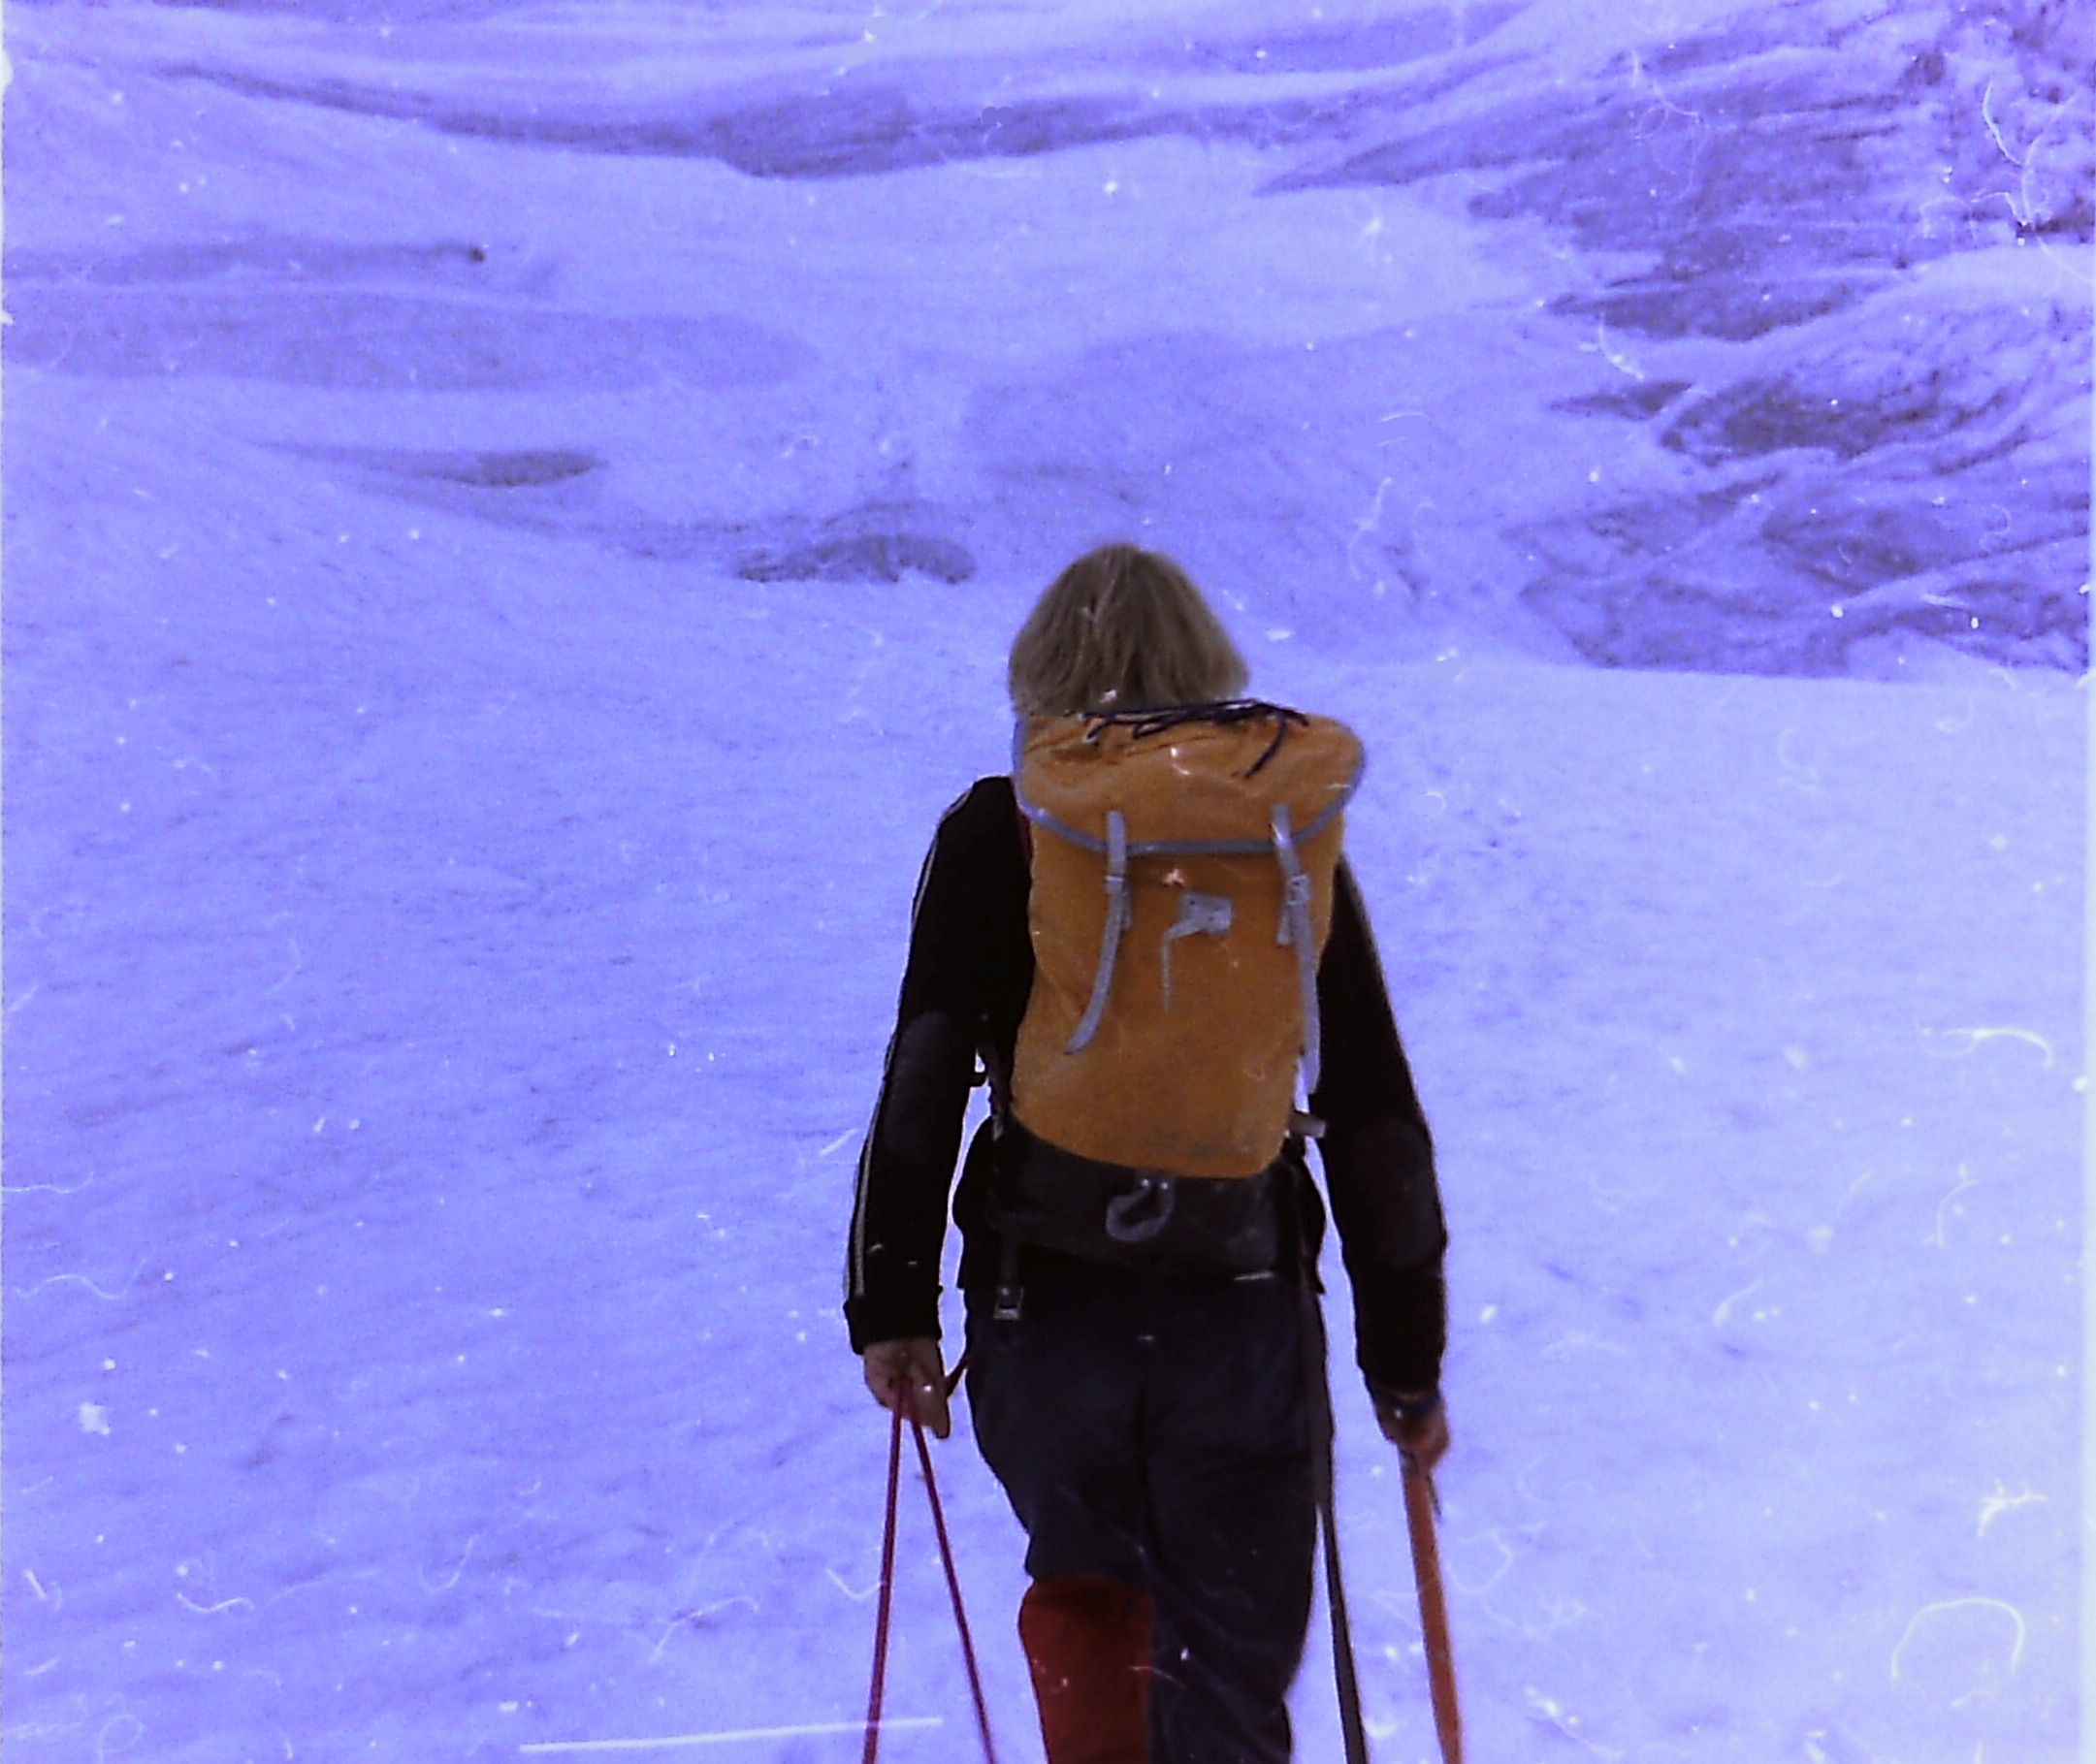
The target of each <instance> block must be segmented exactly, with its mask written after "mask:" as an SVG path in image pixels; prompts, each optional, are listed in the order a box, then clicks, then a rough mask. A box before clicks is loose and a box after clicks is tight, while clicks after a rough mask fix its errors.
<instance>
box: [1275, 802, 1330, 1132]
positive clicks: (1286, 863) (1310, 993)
mask: <svg viewBox="0 0 2096 1764" xmlns="http://www.w3.org/2000/svg"><path fill="white" fill-rule="evenodd" d="M1274 856H1275V857H1276V858H1278V859H1279V860H1280V866H1281V879H1282V882H1281V923H1280V930H1279V932H1278V933H1277V934H1276V935H1275V937H1274V942H1275V943H1277V944H1279V945H1281V946H1283V947H1285V946H1288V945H1290V944H1293V945H1294V946H1296V975H1297V978H1298V981H1299V983H1300V984H1301V986H1302V988H1303V1094H1304V1096H1305V1098H1307V1097H1308V1096H1309V1095H1310V1093H1311V1092H1312V1091H1314V1090H1315V1089H1316V1088H1317V1076H1318V1071H1319V1067H1320V1057H1319V1056H1320V1054H1321V1051H1322V1037H1321V1036H1320V1035H1319V1033H1318V1022H1317V949H1316V943H1317V933H1316V932H1315V931H1314V930H1313V929H1312V928H1311V926H1310V889H1311V886H1312V884H1311V882H1310V879H1309V876H1308V874H1307V873H1306V871H1305V870H1304V868H1303V859H1302V858H1301V857H1300V856H1299V855H1297V852H1296V839H1295V834H1294V833H1293V832H1292V831H1291V830H1290V827H1289V820H1288V805H1287V804H1286V803H1285V802H1277V803H1275V804H1274Z"/></svg>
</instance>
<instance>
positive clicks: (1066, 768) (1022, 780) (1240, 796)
mask: <svg viewBox="0 0 2096 1764" xmlns="http://www.w3.org/2000/svg"><path fill="white" fill-rule="evenodd" d="M1364 764H1365V754H1364V753H1363V750H1362V746H1361V742H1360V740H1359V738H1358V737H1357V736H1356V735H1355V734H1354V732H1353V731H1352V730H1351V729H1349V728H1348V727H1347V726H1346V725H1345V724H1344V723H1342V722H1338V721H1336V720H1335V719H1333V718H1330V717H1313V716H1308V715H1306V714H1305V713H1303V712H1301V711H1293V710H1289V709H1287V708H1286V707H1284V706H1281V705H1274V704H1267V703H1264V702H1262V701H1259V700H1254V699H1231V700H1229V701H1227V702H1225V703H1221V704H1209V705H1187V706H1183V707H1177V708H1173V709H1169V710H1158V711H1123V712H1117V713H1114V714H1112V715H1099V716H1085V717H1044V718H1037V719H1035V720H1033V721H1031V722H1024V723H1021V724H1020V725H1019V728H1018V731H1017V735H1016V741H1015V752H1014V754H1013V764H1012V779H1013V785H1014V787H1015V788H1016V791H1017V794H1018V801H1019V807H1020V808H1021V809H1022V810H1023V811H1024V812H1025V814H1026V815H1027V817H1028V818H1030V819H1032V820H1033V821H1034V822H1035V823H1036V824H1038V825H1040V826H1043V827H1046V828H1048V829H1049V830H1050V831H1052V832H1054V833H1057V834H1059V835H1061V837H1063V838H1064V839H1067V840H1070V841H1071V842H1072V843H1074V844H1076V845H1080V846H1083V847H1085V848H1086V849H1088V850H1094V851H1101V852H1103V851H1105V850H1107V844H1108V839H1109V825H1108V817H1109V815H1110V814H1112V813H1114V812H1118V813H1119V814H1120V815H1121V816H1122V817H1123V818H1125V820H1126V823H1127V827H1128V835H1129V845H1128V854H1129V855H1130V856H1131V857H1144V856H1153V855H1196V854H1204V853H1212V854H1215V855H1228V854H1234V853H1247V854H1248V853H1251V852H1255V851H1267V850H1272V849H1273V845H1274V808H1275V807H1276V806H1280V807H1285V809H1286V811H1287V819H1288V824H1289V825H1290V826H1291V827H1292V828H1293V830H1294V834H1295V838H1296V840H1297V841H1298V842H1299V843H1304V844H1306V843H1308V842H1309V841H1311V840H1313V839H1315V838H1316V837H1317V836H1318V835H1319V834H1320V833H1321V832H1323V831H1324V829H1325V828H1326V827H1327V826H1328V825H1329V824H1330V823H1331V821H1332V820H1333V819H1334V818H1336V817H1337V816H1338V815H1339V814H1340V813H1341V812H1342V811H1343V810H1344V809H1345V807H1346V803H1347V800H1348V798H1350V797H1351V796H1352V795H1353V793H1354V790H1355V789H1356V787H1357V786H1359V784H1360V782H1361V773H1362V769H1363V766H1364Z"/></svg>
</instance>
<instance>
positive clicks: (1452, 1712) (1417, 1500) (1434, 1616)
mask: <svg viewBox="0 0 2096 1764" xmlns="http://www.w3.org/2000/svg"><path fill="white" fill-rule="evenodd" d="M1434 1509H1435V1497H1434V1479H1433V1478H1432V1477H1431V1476H1430V1475H1428V1473H1427V1472H1426V1471H1424V1470H1422V1469H1421V1468H1420V1467H1419V1464H1418V1462H1417V1461H1416V1460H1415V1459H1413V1457H1412V1455H1411V1454H1410V1453H1409V1452H1407V1453H1405V1455H1404V1518H1405V1522H1406V1523H1407V1525H1408V1526H1409V1527H1410V1530H1411V1533H1412V1573H1413V1575H1414V1577H1415V1578H1416V1579H1417V1580H1418V1582H1419V1626H1420V1628H1421V1629H1422V1631H1424V1633H1425V1635H1426V1639H1427V1684H1428V1685H1429V1686H1430V1688H1431V1689H1432V1690H1433V1692H1434V1730H1435V1733H1436V1734H1437V1735H1439V1737H1440V1742H1441V1757H1442V1760H1443V1764H1463V1712H1462V1710H1461V1709H1459V1708H1457V1706H1456V1656H1455V1652H1454V1650H1452V1649H1451V1648H1450V1647H1449V1645H1448V1600H1447V1597H1446V1596H1445V1595H1444V1593H1443V1592H1442V1589H1441V1552H1440V1546H1439V1545H1438V1544H1437V1543H1436V1542H1435V1535H1434Z"/></svg>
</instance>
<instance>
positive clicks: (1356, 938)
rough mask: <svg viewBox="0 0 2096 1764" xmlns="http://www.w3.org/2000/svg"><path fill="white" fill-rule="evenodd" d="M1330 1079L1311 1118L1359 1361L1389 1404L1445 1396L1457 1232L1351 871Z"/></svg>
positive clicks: (1331, 1007) (1322, 1006) (1326, 980)
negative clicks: (1449, 1259)
mask: <svg viewBox="0 0 2096 1764" xmlns="http://www.w3.org/2000/svg"><path fill="white" fill-rule="evenodd" d="M1317 1006H1318V1013H1319V1024H1320V1037H1321V1041H1322V1047H1323V1061H1322V1070H1321V1072H1320V1074H1319V1077H1318V1085H1317V1090H1316V1093H1315V1095H1313V1096H1312V1097H1311V1099H1310V1111H1311V1112H1312V1113H1313V1114H1315V1115H1317V1116H1318V1117H1319V1118H1320V1119H1321V1120H1323V1121H1324V1123H1325V1134H1324V1138H1323V1139H1321V1140H1320V1141H1319V1146H1318V1148H1319V1155H1320V1158H1321V1161H1322V1162H1323V1164H1324V1169H1325V1188H1326V1192H1327V1193H1328V1194H1329V1195H1330V1197H1331V1201H1332V1217H1333V1223H1334V1225H1335V1226H1337V1227H1338V1236H1339V1248H1340V1253H1341V1255H1342V1257H1343V1259H1344V1261H1345V1265H1346V1273H1347V1278H1348V1281H1349V1283H1350V1284H1351V1286H1352V1288H1353V1295H1354V1326H1355V1352H1356V1358H1357V1360H1358V1362H1359V1363H1360V1366H1361V1369H1362V1371H1363V1372H1364V1373H1365V1374H1366V1375H1367V1377H1368V1380H1369V1383H1370V1387H1371V1388H1374V1389H1375V1390H1377V1391H1378V1393H1393V1394H1395V1393H1406V1394H1425V1393H1432V1392H1435V1391H1437V1390H1438V1389H1439V1386H1440V1376H1441V1356H1442V1354H1443V1352H1444V1351H1445V1349H1446V1346H1447V1339H1448V1314H1447V1313H1448V1300H1447V1289H1446V1287H1445V1285H1444V1283H1443V1280H1442V1273H1441V1262H1442V1256H1443V1253H1444V1251H1445V1250H1446V1248H1447V1245H1448V1232H1447V1228H1446V1226H1445V1224H1444V1223H1443V1220H1442V1215H1441V1197H1440V1187H1439V1184H1438V1182H1437V1181H1436V1179H1435V1171H1434V1139H1433V1136H1432V1135H1431V1134H1430V1133H1429V1132H1428V1129H1427V1119H1426V1115H1425V1113H1424V1112H1423V1111H1422V1110H1421V1108H1420V1106H1419V1097H1418V1093H1417V1092H1416V1091H1415V1090H1414V1089H1413V1086H1412V1074H1411V1068H1410V1066H1409V1065H1408V1064H1407V1063H1406V1061H1405V1058H1404V1048H1403V1044H1402V1043H1401V1042H1400V1041H1399V1040H1398V1026H1397V1022H1396V1019H1395V1018H1394V1017H1393V1016H1392V1014H1391V1010H1390V995H1389V990H1388V988H1387V987H1386V986H1385V985H1384V983H1383V972H1382V964H1381V962H1380V960H1378V958H1377V956H1376V951H1375V940H1374V936H1373V934H1372V932H1371V931H1370V928H1369V919H1368V913H1367V910H1366V909H1365V908H1364V906H1363V905H1362V900H1361V892H1360V889H1359V888H1358V887H1357V886H1356V885H1355V882H1354V878H1353V872H1352V870H1351V869H1350V868H1349V867H1348V866H1347V865H1346V863H1345V862H1344V861H1343V860H1341V862H1340V864H1339V867H1338V874H1337V879H1336V887H1335V899H1334V902H1333V914H1332V934H1331V936H1330V938H1329V939H1328V940H1327V942H1326V945H1325V951H1324V956H1323V959H1322V961H1321V963H1320V965H1319V968H1318V973H1317Z"/></svg>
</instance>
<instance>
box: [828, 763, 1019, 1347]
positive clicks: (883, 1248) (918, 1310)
mask: <svg viewBox="0 0 2096 1764" xmlns="http://www.w3.org/2000/svg"><path fill="white" fill-rule="evenodd" d="M984 796H985V792H984V788H983V786H977V787H976V788H975V789H973V790H971V791H970V792H969V793H968V795H966V796H964V797H962V798H961V800H960V801H959V802H957V803H955V804H954V805H953V807H952V808H951V809H949V810H948V811H947V813H946V816H945V818H943V819H942V820H941V821H940V823H939V831H938V833H937V834H936V836H935V837H934V838H933V840H932V846H931V850H930V852H929V854H928V855H927V856H926V857H925V859H924V868H923V872H922V874H921V875H920V876H919V879H918V886H917V899H916V903H915V905H914V906H913V908H912V909H911V919H910V958H909V964H908V967H907V969H906V970H905V972H904V975H903V982H902V997H901V999H900V1001H899V1003H898V1005H897V1009H896V1012H895V1034H894V1037H893V1039H892V1040H890V1041H889V1042H888V1048H887V1065H886V1069H885V1071H884V1074H883V1076H882V1081H881V1095H880V1100H879V1102H878V1103H877V1104H876V1105H875V1107H874V1115H873V1123H872V1126H871V1128H870V1129H869V1131H868V1133H867V1136H866V1140H865V1144H864V1146H863V1147H862V1148H861V1150H860V1152H859V1160H858V1185H857V1195H856V1199H855V1203H854V1206H853V1209H852V1235H851V1242H850V1248H849V1252H848V1257H847V1266H846V1272H845V1320H846V1322H847V1324H848V1325H849V1326H850V1328H851V1331H852V1346H853V1347H854V1349H855V1350H857V1351H859V1352H863V1351H864V1350H865V1349H866V1347H867V1346H868V1345H870V1344H871V1343H873V1342H876V1341H892V1340H895V1339H897V1338H899V1337H903V1336H930V1337H937V1335H938V1334H939V1261H940V1254H941V1251H942V1249H943V1248H944V1245H945V1241H946V1210H947V1196H948V1192H949V1190H950V1189H951V1186H952V1181H953V1164H954V1159H955V1155H956V1154H957V1152H958V1151H959V1149H960V1134H961V1125H962V1121H963V1119H964V1117H965V1116H966V1114H967V1108H968V1091H969V1088H970V1085H971V1084H972V1083H973V1081H974V1076H975V1058H976V1047H977V1043H978V1042H979V1040H980V1034H981V1027H982V1023H983V1019H984V1010H985V1000H984V996H983V992H984V976H985V975H986V973H987V972H988V962H987V960H986V952H985V949H984V944H985V939H986V933H987V927H986V923H985V914H984V867H985V866H984V845H985V834H986V833H988V832H989V831H990V829H989V827H988V825H987V824H986V820H987V818H988V814H987V813H986V812H993V811H994V804H993V803H989V804H985V802H984V800H983V799H984ZM1002 821H1003V824H1002V831H1003V833H1004V835H1005V837H1006V838H1007V840H1008V841H1009V839H1010V837H1011V833H1012V828H1011V825H1010V814H1009V811H1008V812H1007V813H1006V815H1005V816H1004V817H1003V818H1002Z"/></svg>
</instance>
